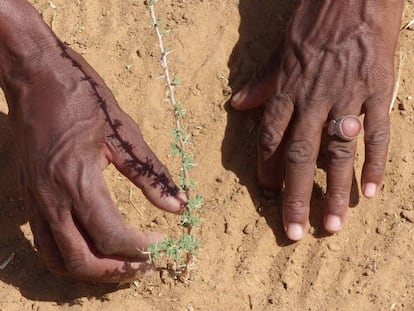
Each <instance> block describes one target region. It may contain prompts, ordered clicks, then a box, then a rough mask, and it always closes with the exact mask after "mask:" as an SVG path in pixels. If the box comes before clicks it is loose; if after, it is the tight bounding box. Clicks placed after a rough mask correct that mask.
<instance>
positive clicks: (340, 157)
mask: <svg viewBox="0 0 414 311" xmlns="http://www.w3.org/2000/svg"><path fill="white" fill-rule="evenodd" d="M327 151H328V156H329V158H330V160H331V161H333V162H334V163H335V162H340V163H341V162H348V161H349V160H351V159H353V158H354V156H355V152H354V148H353V146H352V144H351V143H343V142H336V141H332V142H331V144H329V146H328V150H327Z"/></svg>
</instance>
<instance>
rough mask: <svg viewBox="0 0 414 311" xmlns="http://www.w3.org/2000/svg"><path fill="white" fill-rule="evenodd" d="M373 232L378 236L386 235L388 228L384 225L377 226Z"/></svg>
mask: <svg viewBox="0 0 414 311" xmlns="http://www.w3.org/2000/svg"><path fill="white" fill-rule="evenodd" d="M375 231H376V232H377V233H378V234H381V235H386V234H387V232H388V226H387V225H386V224H385V223H382V224H380V225H378V227H377V228H376V229H375Z"/></svg>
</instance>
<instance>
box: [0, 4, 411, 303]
mask: <svg viewBox="0 0 414 311" xmlns="http://www.w3.org/2000/svg"><path fill="white" fill-rule="evenodd" d="M31 2H32V3H33V4H34V5H35V6H36V7H37V8H38V10H39V11H40V12H41V13H42V15H43V17H44V19H45V20H46V21H47V23H49V24H50V25H51V27H52V28H53V30H54V31H55V32H56V33H57V34H58V35H59V36H60V37H61V38H62V39H63V40H64V41H65V42H66V43H67V44H69V45H70V46H71V47H73V48H74V49H76V50H77V51H79V52H81V53H82V54H83V55H84V57H86V58H87V60H88V61H89V62H90V63H91V64H92V65H93V66H94V67H95V68H96V69H97V71H98V72H99V73H101V75H102V76H103V77H104V78H105V80H106V81H107V83H108V84H109V86H110V87H111V88H112V90H113V92H114V94H115V95H116V97H117V99H118V100H119V103H120V105H121V106H122V107H123V109H125V110H126V111H127V112H128V113H129V114H130V115H131V116H132V117H133V118H134V119H135V120H136V121H137V122H138V123H139V124H140V127H141V129H142V132H143V134H144V136H145V138H146V140H147V141H148V142H149V144H150V145H151V147H152V148H153V149H154V151H155V152H156V153H157V154H158V155H159V156H160V158H161V159H162V160H163V161H165V162H166V163H167V165H168V166H169V167H171V168H172V169H171V170H172V172H176V171H177V170H176V167H177V166H176V164H175V163H174V160H173V159H170V158H169V157H168V156H167V155H168V152H169V143H170V131H171V122H172V121H171V114H170V112H169V110H168V105H167V104H166V103H165V102H163V101H162V99H163V97H164V94H165V88H164V83H163V80H162V79H160V78H159V77H160V76H161V74H162V71H161V69H160V67H159V51H158V48H157V46H156V38H155V36H154V33H153V29H152V28H151V27H150V19H149V16H148V14H147V10H146V7H145V5H144V3H143V1H142V0H140V1H136V0H124V1H103V0H88V1H85V0H76V1H66V0H53V4H51V2H50V1H46V0H31ZM291 9H292V1H289V0H228V1H222V0H161V1H160V2H159V3H158V4H157V10H158V15H159V17H160V19H161V20H162V21H163V25H164V26H166V27H168V28H169V29H171V35H170V36H169V37H168V38H167V41H168V43H167V45H168V47H169V48H170V49H172V50H174V52H173V54H172V55H171V56H170V60H171V67H172V70H173V71H174V72H175V73H176V74H177V75H178V76H179V77H180V79H181V81H182V84H183V86H182V87H181V88H180V89H179V90H178V94H177V95H178V97H179V98H180V101H182V102H183V103H184V104H185V105H186V107H187V110H188V117H187V119H186V121H185V122H186V125H187V127H188V131H189V132H190V133H191V134H192V136H193V141H194V144H195V149H194V154H195V157H196V158H197V160H198V163H199V165H198V166H197V168H196V169H195V170H194V173H193V174H194V177H195V179H196V180H198V182H199V184H198V189H199V191H200V192H201V193H202V194H203V195H204V197H205V198H206V200H205V204H204V208H203V210H202V218H203V224H202V226H201V228H200V230H199V233H198V235H199V236H200V238H201V239H202V241H203V248H202V250H201V251H200V254H199V257H198V262H197V267H198V271H197V273H196V274H195V277H194V281H193V282H192V283H191V284H190V285H189V286H184V285H183V284H179V285H177V286H172V287H170V286H168V285H165V284H163V283H162V282H161V281H160V279H159V277H158V276H157V275H155V276H153V277H150V278H148V279H145V280H142V281H141V282H139V283H137V286H135V285H125V286H123V287H122V288H118V289H117V288H116V287H115V286H107V285H100V284H86V283H81V282H74V281H68V280H63V279H59V278H56V277H54V276H53V275H51V274H50V273H49V272H48V271H47V270H46V269H45V267H44V266H43V265H42V263H41V262H40V261H39V259H38V257H37V256H36V254H35V253H34V251H33V249H32V241H31V238H32V237H31V234H30V230H29V227H28V225H27V219H26V217H25V214H24V208H23V205H22V201H21V199H20V195H19V193H18V192H17V190H16V189H17V188H18V187H17V176H16V173H15V169H14V156H13V152H12V148H11V145H12V138H11V137H10V129H9V124H8V121H7V118H6V114H7V106H6V105H5V103H4V100H3V99H1V100H0V103H1V106H0V107H1V111H2V113H0V129H1V130H0V136H1V139H0V207H1V208H0V216H1V217H0V263H1V262H3V261H4V260H5V259H7V257H8V256H9V255H10V254H11V253H13V252H14V253H15V257H14V259H13V260H12V261H11V263H10V264H9V265H8V266H7V267H6V268H4V269H3V270H0V279H1V282H0V310H7V311H14V310H57V309H61V310H66V309H73V310H81V309H82V310H131V311H132V310H177V311H178V310H234V311H238V310H318V311H319V310H387V311H388V310H414V266H413V261H414V250H413V247H414V233H413V230H414V224H413V223H412V222H413V219H411V220H408V219H407V218H409V217H407V216H410V215H412V214H413V213H414V211H413V210H414V141H413V137H414V125H413V118H414V106H413V100H412V99H411V100H410V98H411V97H410V96H413V95H414V83H413V79H411V77H414V72H413V68H414V66H413V65H414V58H413V47H414V31H409V30H407V31H404V32H402V35H401V40H400V48H399V50H400V53H401V55H403V57H402V64H401V80H400V82H401V87H400V90H399V95H398V96H399V101H398V103H397V106H396V107H395V109H394V110H393V111H392V112H391V116H392V141H391V145H390V154H389V163H388V167H387V175H386V179H385V186H384V189H383V191H382V193H381V194H380V195H379V197H378V198H377V199H375V200H372V201H368V200H366V199H364V198H362V197H360V196H359V195H358V191H357V190H358V189H355V191H354V193H353V202H354V205H356V203H358V205H357V206H355V207H354V208H352V209H351V211H350V215H349V223H348V225H347V227H346V229H345V230H344V231H343V232H341V233H340V234H338V235H335V236H332V237H324V235H323V234H322V233H321V224H320V220H319V217H318V215H319V214H320V210H321V199H322V197H323V191H324V188H325V181H324V172H323V171H321V170H318V172H317V176H316V179H315V181H316V182H315V192H314V196H313V203H312V226H313V229H312V230H311V231H312V234H309V235H308V236H307V237H306V239H305V240H304V241H302V242H300V243H296V244H289V243H288V241H287V240H286V239H285V237H284V235H283V233H282V229H281V219H280V200H275V201H266V200H264V199H263V198H262V197H261V195H260V191H259V189H258V187H257V186H256V183H255V177H254V176H255V164H254V163H255V131H256V127H257V123H258V120H259V118H260V112H258V111H256V112H252V113H237V112H235V111H232V110H231V109H229V108H228V106H227V104H226V102H227V101H228V99H229V96H230V94H231V92H232V90H237V89H238V88H239V87H240V86H241V84H242V83H243V82H245V81H246V80H247V79H248V77H249V74H251V73H252V72H253V71H254V68H255V67H256V66H257V65H258V64H260V63H261V62H262V61H263V59H265V58H266V57H267V56H268V54H269V53H270V51H271V50H272V48H273V47H274V46H275V45H276V43H277V41H278V38H280V37H281V33H282V32H283V30H284V29H285V27H286V21H287V20H288V18H289V16H290V13H291ZM413 18H414V1H411V0H409V1H406V7H405V13H404V21H408V20H410V19H413ZM398 104H400V105H398ZM361 145H362V144H360V147H361ZM362 158H363V150H362V148H360V149H359V153H358V157H357V162H356V166H355V170H356V176H359V174H360V171H361V164H362ZM106 177H107V181H108V184H109V186H110V188H111V191H112V193H113V198H114V200H116V202H117V204H118V206H119V208H120V210H121V211H122V214H123V215H124V216H125V219H126V221H128V222H129V223H132V224H134V225H136V226H137V227H141V228H143V229H149V228H150V229H152V230H159V231H161V232H165V233H167V234H171V235H174V234H175V233H176V232H177V225H176V223H177V221H178V219H177V218H176V217H174V216H170V215H166V216H164V215H163V213H161V212H160V211H158V210H156V209H155V208H153V207H151V206H150V204H149V203H147V202H146V200H145V199H144V198H143V196H142V195H141V193H140V191H139V190H138V189H135V188H133V187H132V186H131V184H130V183H129V182H128V181H127V180H126V179H125V178H124V177H122V176H121V175H120V174H119V173H117V172H116V171H115V170H114V169H108V170H107V171H106ZM357 178H358V177H357ZM403 214H404V215H405V216H406V217H403V216H402V215H403ZM156 216H161V217H165V220H166V221H165V224H162V225H157V224H154V223H153V222H152V221H153V219H154V218H155V217H156ZM246 225H249V230H248V233H247V234H246V233H244V232H243V229H244V228H245V227H246ZM225 228H227V230H225Z"/></svg>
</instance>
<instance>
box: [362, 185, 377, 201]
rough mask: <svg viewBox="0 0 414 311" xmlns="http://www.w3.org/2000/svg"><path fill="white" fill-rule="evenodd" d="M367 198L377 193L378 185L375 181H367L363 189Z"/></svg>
mask: <svg viewBox="0 0 414 311" xmlns="http://www.w3.org/2000/svg"><path fill="white" fill-rule="evenodd" d="M363 192H364V196H365V197H366V198H369V199H371V198H373V197H374V196H375V194H376V193H377V185H376V184H374V183H366V184H365V186H364V189H363Z"/></svg>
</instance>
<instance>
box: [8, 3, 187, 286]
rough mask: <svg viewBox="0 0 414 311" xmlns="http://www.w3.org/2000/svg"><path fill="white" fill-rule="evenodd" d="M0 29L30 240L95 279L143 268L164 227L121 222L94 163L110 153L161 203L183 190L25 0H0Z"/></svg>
mask: <svg viewBox="0 0 414 311" xmlns="http://www.w3.org/2000/svg"><path fill="white" fill-rule="evenodd" d="M0 39H1V40H0V42H1V43H0V62H1V68H0V74H1V76H0V77H1V79H0V82H1V86H2V88H3V90H4V92H5V95H6V99H7V102H8V105H9V110H10V111H9V116H10V118H11V120H12V125H13V129H14V134H15V138H16V141H17V144H18V147H19V151H20V153H19V154H20V164H21V169H22V172H21V175H22V179H23V188H24V194H25V202H26V204H27V205H28V207H29V208H30V210H32V211H33V213H32V214H33V216H32V218H31V220H30V225H31V228H32V231H33V235H34V239H35V246H36V248H37V250H38V252H39V254H40V255H41V257H42V258H43V259H44V261H45V263H46V265H47V267H48V268H49V269H50V270H51V271H53V272H55V273H58V274H61V275H65V276H70V277H75V278H78V279H84V280H92V281H101V282H120V281H127V280H132V279H135V278H136V277H137V276H140V275H142V274H145V273H147V272H149V271H151V270H152V269H153V266H152V265H151V264H149V263H148V260H147V256H145V254H143V251H144V250H145V249H146V248H147V246H148V245H149V244H150V243H153V242H156V241H159V240H160V239H162V236H161V235H160V234H158V233H149V232H147V233H144V232H139V231H137V230H135V229H134V228H133V227H131V226H129V225H126V224H124V222H123V219H122V216H121V214H120V213H119V211H118V209H117V208H116V206H115V204H114V202H113V201H112V199H111V197H110V193H109V191H108V189H107V186H106V184H105V181H104V177H103V175H102V170H103V169H104V168H105V167H106V166H108V165H109V164H110V163H112V164H113V165H115V167H116V168H117V169H118V170H119V171H120V172H121V173H122V174H124V175H125V176H126V177H128V178H129V179H130V180H131V181H132V182H133V183H134V184H135V185H136V186H137V187H139V188H140V189H141V190H142V191H143V193H144V194H145V196H146V197H147V198H148V200H149V201H150V202H151V203H153V204H154V205H155V206H157V207H159V208H161V209H163V210H165V211H168V212H173V213H179V212H181V211H182V209H183V207H184V206H185V202H186V197H185V195H183V194H182V193H180V192H179V191H178V188H177V187H176V186H175V185H174V184H173V183H172V182H171V179H170V177H169V174H168V171H167V169H166V168H165V167H164V166H163V165H162V164H161V163H160V161H159V160H158V159H157V157H156V156H155V155H154V153H153V152H152V151H151V150H150V148H149V147H148V145H147V144H146V143H145V142H144V139H143V137H142V135H141V133H140V130H139V128H138V126H137V125H136V124H135V122H134V121H133V120H132V119H131V118H130V117H129V116H128V115H127V114H125V113H124V112H123V111H122V110H121V108H120V107H119V106H118V104H117V103H116V100H115V99H114V97H113V95H112V93H111V92H110V90H109V89H108V87H107V86H106V85H105V82H104V81H103V80H102V79H101V77H100V76H99V75H98V74H97V73H96V72H95V71H94V70H93V69H92V67H91V66H90V65H88V63H87V62H86V61H85V60H84V59H83V58H82V57H81V56H80V55H78V54H77V53H75V52H74V51H73V50H71V49H69V48H67V47H66V46H64V45H63V44H62V43H61V42H60V41H59V40H58V39H57V38H56V37H55V35H54V34H53V33H52V32H51V30H50V29H49V28H48V27H47V26H46V25H45V24H44V23H43V21H42V20H41V18H40V16H39V15H38V14H37V12H36V11H35V10H34V8H33V7H31V6H30V5H29V4H28V3H27V2H26V1H23V0H10V1H9V0H6V1H2V2H1V4H0Z"/></svg>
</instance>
